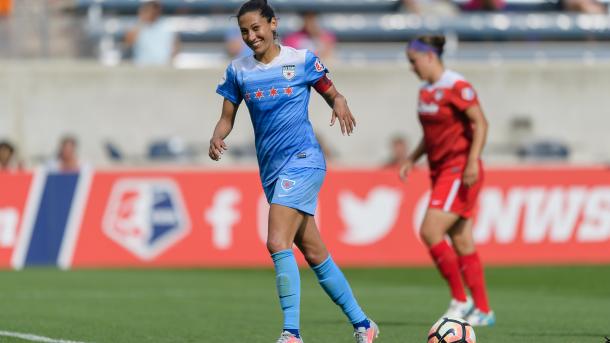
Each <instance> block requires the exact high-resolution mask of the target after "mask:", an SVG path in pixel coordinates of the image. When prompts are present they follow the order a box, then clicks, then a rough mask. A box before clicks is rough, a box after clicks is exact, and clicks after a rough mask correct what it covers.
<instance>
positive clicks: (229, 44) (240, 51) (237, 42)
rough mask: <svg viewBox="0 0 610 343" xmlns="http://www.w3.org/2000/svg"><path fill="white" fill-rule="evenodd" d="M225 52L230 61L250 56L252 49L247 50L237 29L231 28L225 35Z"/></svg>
mask: <svg viewBox="0 0 610 343" xmlns="http://www.w3.org/2000/svg"><path fill="white" fill-rule="evenodd" d="M225 52H226V53H227V57H229V59H231V60H234V59H236V58H239V57H244V56H249V55H252V49H250V48H248V46H247V45H246V43H245V42H244V40H243V38H241V31H239V28H237V27H234V26H231V28H230V29H228V30H227V32H226V33H225Z"/></svg>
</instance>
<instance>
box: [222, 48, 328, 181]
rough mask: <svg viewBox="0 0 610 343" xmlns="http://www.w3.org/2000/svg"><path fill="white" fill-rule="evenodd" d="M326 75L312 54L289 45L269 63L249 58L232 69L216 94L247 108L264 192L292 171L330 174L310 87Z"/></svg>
mask: <svg viewBox="0 0 610 343" xmlns="http://www.w3.org/2000/svg"><path fill="white" fill-rule="evenodd" d="M327 72H328V70H327V69H326V67H325V66H324V65H323V64H322V63H321V62H320V60H319V59H318V58H317V57H316V56H315V55H314V54H313V53H312V52H310V51H309V50H296V49H293V48H291V47H287V46H281V50H280V54H279V55H278V56H277V57H276V58H275V59H274V60H273V61H271V62H270V63H269V64H264V63H261V62H259V61H257V60H256V59H255V58H254V56H245V57H241V58H238V59H236V60H234V61H232V62H231V64H229V66H228V67H227V70H226V72H225V76H224V78H223V79H222V81H221V83H220V84H219V85H218V88H217V89H216V92H217V93H218V94H220V95H222V96H223V97H225V98H226V99H228V100H229V101H231V102H232V103H234V104H236V105H238V104H240V103H241V102H242V100H244V101H245V102H246V105H247V106H248V110H249V111H250V117H251V119H252V126H253V127H254V137H255V144H256V155H257V158H258V165H259V169H260V176H261V181H262V183H263V187H265V188H268V187H270V186H272V184H273V183H274V182H275V181H276V180H277V178H278V176H279V174H280V172H281V171H282V170H285V169H287V168H316V169H322V170H326V162H325V161H324V155H323V153H322V150H321V148H320V145H319V144H318V141H317V140H316V137H315V135H314V132H313V128H312V126H311V122H310V121H309V114H308V107H309V96H310V92H311V86H312V85H313V84H315V83H316V82H317V81H318V80H319V79H320V78H321V77H322V76H324V75H325V74H326V73H327ZM266 191H267V190H266Z"/></svg>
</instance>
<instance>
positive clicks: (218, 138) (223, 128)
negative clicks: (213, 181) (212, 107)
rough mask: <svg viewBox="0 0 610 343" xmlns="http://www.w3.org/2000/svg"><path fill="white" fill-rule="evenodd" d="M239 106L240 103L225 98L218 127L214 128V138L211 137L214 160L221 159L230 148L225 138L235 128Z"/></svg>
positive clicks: (211, 150)
mask: <svg viewBox="0 0 610 343" xmlns="http://www.w3.org/2000/svg"><path fill="white" fill-rule="evenodd" d="M238 108H239V105H236V104H234V103H232V102H231V101H229V100H227V99H224V102H223V103H222V112H221V114H220V119H219V120H218V123H217V124H216V128H214V133H213V134H212V138H210V150H209V156H210V158H211V159H213V160H214V161H218V160H220V157H221V156H222V154H223V153H224V151H225V150H227V149H228V147H227V145H226V144H225V142H224V139H225V138H226V137H227V136H228V135H229V133H231V130H233V124H234V123H235V116H236V114H237V109H238Z"/></svg>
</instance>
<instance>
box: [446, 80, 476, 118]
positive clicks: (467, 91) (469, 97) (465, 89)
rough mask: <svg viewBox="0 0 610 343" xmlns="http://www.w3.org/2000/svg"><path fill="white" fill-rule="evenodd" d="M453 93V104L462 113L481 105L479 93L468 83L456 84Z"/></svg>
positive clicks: (459, 82) (460, 82)
mask: <svg viewBox="0 0 610 343" xmlns="http://www.w3.org/2000/svg"><path fill="white" fill-rule="evenodd" d="M451 93H452V94H451V103H452V104H453V105H454V106H455V107H457V109H458V110H460V111H465V110H467V109H468V108H469V107H472V106H474V105H478V104H479V99H478V97H477V93H476V92H475V90H474V88H472V86H471V85H470V83H468V82H466V81H458V82H456V83H455V85H454V86H453V89H452V90H451Z"/></svg>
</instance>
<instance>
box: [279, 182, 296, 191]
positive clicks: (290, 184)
mask: <svg viewBox="0 0 610 343" xmlns="http://www.w3.org/2000/svg"><path fill="white" fill-rule="evenodd" d="M295 183H296V181H293V180H289V179H282V189H283V190H285V191H289V190H290V189H292V187H294V184H295Z"/></svg>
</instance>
